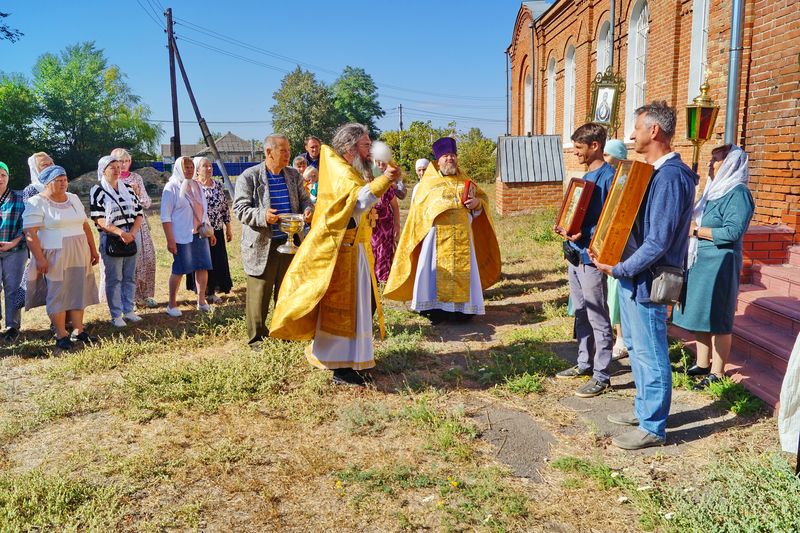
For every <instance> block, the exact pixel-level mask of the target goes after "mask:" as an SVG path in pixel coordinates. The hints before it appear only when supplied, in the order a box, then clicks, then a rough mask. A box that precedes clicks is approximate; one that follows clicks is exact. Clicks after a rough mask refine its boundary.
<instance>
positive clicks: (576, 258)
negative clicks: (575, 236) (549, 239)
mask: <svg viewBox="0 0 800 533" xmlns="http://www.w3.org/2000/svg"><path fill="white" fill-rule="evenodd" d="M561 247H562V248H563V250H564V259H566V260H567V262H569V264H570V265H572V266H579V265H580V264H581V253H580V252H579V251H578V250H576V249H575V248H573V247H572V246H570V244H569V241H564V242H563V243H561Z"/></svg>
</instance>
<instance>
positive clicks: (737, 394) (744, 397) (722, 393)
mask: <svg viewBox="0 0 800 533" xmlns="http://www.w3.org/2000/svg"><path fill="white" fill-rule="evenodd" d="M707 392H708V394H709V395H710V396H711V397H712V398H714V399H716V400H718V401H719V402H720V403H721V404H722V407H723V408H724V409H727V410H728V411H730V412H732V413H734V414H737V415H739V416H750V415H754V414H756V413H759V412H760V411H762V410H763V409H764V402H763V401H761V399H760V398H757V397H756V396H753V395H752V394H750V392H748V391H747V390H746V389H745V388H744V386H743V385H742V384H741V383H735V382H734V381H732V380H731V379H730V378H729V377H723V378H722V379H720V380H718V381H714V382H712V383H711V384H710V385H709V386H708V390H707Z"/></svg>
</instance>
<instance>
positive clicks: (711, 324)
mask: <svg viewBox="0 0 800 533" xmlns="http://www.w3.org/2000/svg"><path fill="white" fill-rule="evenodd" d="M747 162H748V160H747V154H746V153H745V152H744V150H742V149H741V148H739V147H738V146H735V145H731V144H726V145H724V146H719V147H717V148H715V149H714V150H713V151H712V152H711V163H710V165H709V169H708V180H707V181H706V187H705V190H704V192H703V196H702V197H701V198H700V200H698V202H697V204H696V205H695V208H694V213H693V218H694V220H693V221H692V224H691V227H690V228H689V231H690V235H691V238H690V239H689V257H688V261H687V264H688V267H689V273H688V276H687V279H686V287H685V292H684V296H683V298H682V301H681V302H680V305H678V306H676V307H675V311H674V312H673V317H672V322H673V323H674V324H675V325H677V326H680V327H682V328H684V329H686V330H689V331H693V332H695V337H696V339H697V362H696V364H695V365H694V366H693V367H691V368H690V369H689V370H688V372H687V373H688V374H689V375H691V376H705V377H704V378H703V380H702V381H701V382H700V383H699V384H698V386H699V387H707V386H708V385H709V384H710V383H712V382H714V381H717V380H718V379H720V378H721V377H722V376H723V373H724V370H725V362H726V360H727V358H728V354H729V353H730V350H731V338H732V332H733V316H734V314H735V313H736V300H737V297H738V295H739V276H740V275H741V273H742V240H743V239H744V234H745V232H746V231H747V227H748V226H749V225H750V219H751V218H752V217H753V211H754V209H755V203H754V202H753V196H752V195H751V194H750V190H749V189H748V188H747V182H748V181H749V179H750V173H749V171H748V169H747Z"/></svg>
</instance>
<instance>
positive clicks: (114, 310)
mask: <svg viewBox="0 0 800 533" xmlns="http://www.w3.org/2000/svg"><path fill="white" fill-rule="evenodd" d="M100 255H101V256H102V257H103V268H104V269H105V274H106V300H108V310H109V311H111V318H112V319H114V318H118V317H121V316H122V315H123V314H124V313H130V312H131V311H133V300H134V297H135V296H136V258H137V257H138V256H139V253H138V252H137V253H136V255H132V256H130V257H110V256H109V255H108V254H106V234H105V233H104V232H103V233H101V234H100Z"/></svg>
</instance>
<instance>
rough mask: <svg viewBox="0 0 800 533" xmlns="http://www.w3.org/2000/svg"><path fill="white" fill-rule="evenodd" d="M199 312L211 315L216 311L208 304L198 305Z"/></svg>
mask: <svg viewBox="0 0 800 533" xmlns="http://www.w3.org/2000/svg"><path fill="white" fill-rule="evenodd" d="M197 310H198V311H200V312H201V313H211V312H212V311H213V310H214V308H213V307H211V305H209V304H208V303H204V304H197Z"/></svg>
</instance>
